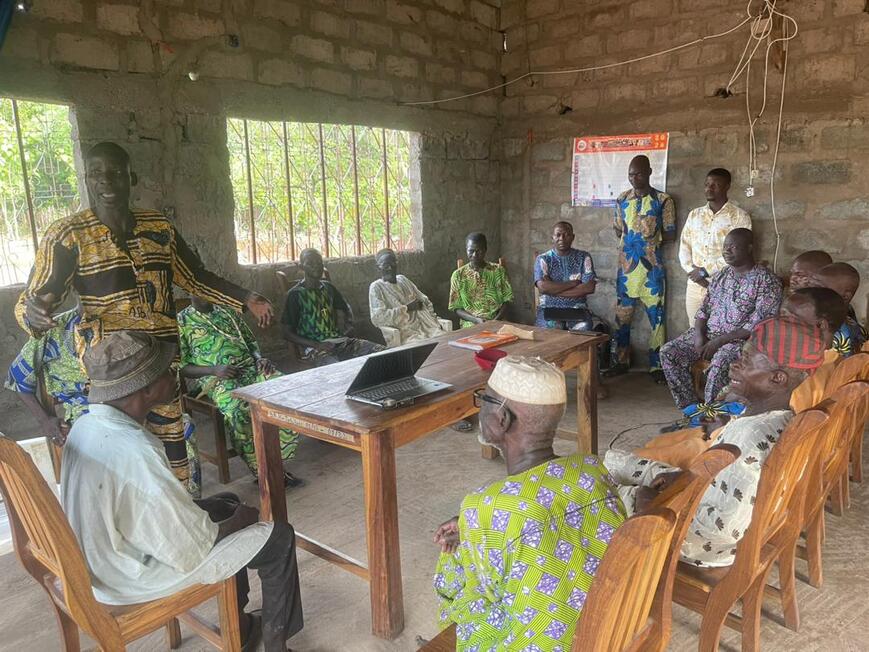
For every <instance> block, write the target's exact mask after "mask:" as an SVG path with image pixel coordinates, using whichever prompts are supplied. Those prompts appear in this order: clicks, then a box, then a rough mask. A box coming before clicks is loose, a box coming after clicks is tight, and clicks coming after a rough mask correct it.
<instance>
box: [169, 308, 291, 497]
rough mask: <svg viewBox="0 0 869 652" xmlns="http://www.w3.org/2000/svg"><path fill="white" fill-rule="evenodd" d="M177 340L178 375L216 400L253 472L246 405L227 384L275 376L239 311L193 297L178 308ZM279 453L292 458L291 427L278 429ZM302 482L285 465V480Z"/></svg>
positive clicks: (241, 384)
mask: <svg viewBox="0 0 869 652" xmlns="http://www.w3.org/2000/svg"><path fill="white" fill-rule="evenodd" d="M178 333H179V336H180V337H179V339H180V342H181V365H182V366H181V375H182V376H185V377H186V378H192V379H195V381H196V387H195V391H196V394H197V395H200V396H201V395H205V396H207V397H208V398H209V399H211V401H212V402H213V403H214V404H215V405H216V406H217V409H218V410H220V413H221V414H222V415H223V419H224V421H225V422H226V428H227V430H228V431H229V438H230V440H231V441H232V447H233V448H234V449H235V450H236V451H237V452H238V454H239V455H240V456H241V458H242V459H243V460H244V463H245V464H247V468H248V469H250V471H251V473H253V475H254V477H256V475H257V463H256V452H255V451H254V447H253V430H252V427H251V419H250V407H249V406H248V404H247V402H246V401H243V400H241V399H240V398H236V397H234V396H233V395H232V390H234V389H237V388H239V387H246V386H247V385H253V384H254V383H261V382H263V381H264V380H268V379H269V378H275V377H277V376H280V375H281V373H280V372H279V371H278V370H277V369H275V366H274V365H273V364H272V363H271V361H270V360H268V359H267V358H264V357H263V356H262V354H260V350H259V344H257V341H256V338H254V336H253V333H251V332H250V328H248V326H247V324H246V323H245V321H244V319H243V318H242V316H241V315H240V314H239V313H237V312H235V311H234V310H230V309H228V308H223V307H221V306H215V305H213V304H211V303H209V302H208V301H206V300H205V299H199V298H197V297H193V298H192V299H191V303H190V305H189V306H187V307H186V308H184V310H182V311H181V312H179V313H178ZM278 433H279V434H280V441H281V457H282V458H283V460H284V461H288V460H291V459H293V456H294V455H295V454H296V445H297V444H298V441H299V435H297V434H296V433H295V432H293V431H292V430H288V429H286V428H281V429H279V430H278ZM301 483H302V481H301V480H299V478H297V477H296V476H294V475H293V474H292V473H290V472H289V471H284V484H285V485H286V486H287V487H297V486H299V485H300V484H301Z"/></svg>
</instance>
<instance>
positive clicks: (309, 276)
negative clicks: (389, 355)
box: [281, 249, 383, 367]
mask: <svg viewBox="0 0 869 652" xmlns="http://www.w3.org/2000/svg"><path fill="white" fill-rule="evenodd" d="M299 264H300V265H301V266H302V271H303V272H304V274H305V277H304V278H303V279H302V280H301V281H299V282H298V283H296V284H295V285H294V286H293V287H292V288H290V291H289V292H287V301H286V305H285V306H284V314H283V316H282V317H281V323H282V324H283V327H284V337H285V338H286V339H287V340H289V341H290V342H292V343H293V344H296V345H298V346H299V347H300V348H301V349H302V358H303V359H306V360H311V361H312V362H314V364H316V365H317V366H318V367H320V366H323V365H327V364H332V363H333V362H340V361H341V360H349V359H350V358H356V357H358V356H360V355H368V354H369V353H374V352H375V351H382V350H383V346H382V345H380V344H376V343H374V342H370V341H368V340H363V339H360V338H358V337H350V333H351V332H352V331H353V311H352V310H351V309H350V304H348V303H347V302H346V301H345V300H344V297H343V296H341V293H340V292H339V291H338V288H336V287H335V286H334V285H332V284H331V283H330V282H329V281H326V280H324V279H323V257H322V256H321V255H320V252H319V251H317V250H316V249H303V250H302V252H301V253H300V254H299ZM339 318H340V319H339ZM339 321H340V323H341V326H340V328H339Z"/></svg>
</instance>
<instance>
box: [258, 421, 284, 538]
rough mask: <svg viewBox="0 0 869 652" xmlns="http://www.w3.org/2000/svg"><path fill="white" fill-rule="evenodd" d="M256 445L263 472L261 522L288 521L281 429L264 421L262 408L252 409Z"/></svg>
mask: <svg viewBox="0 0 869 652" xmlns="http://www.w3.org/2000/svg"><path fill="white" fill-rule="evenodd" d="M250 417H251V422H252V423H251V425H252V427H253V446H254V450H255V451H256V464H257V467H258V469H259V471H258V477H259V498H260V519H262V520H263V521H278V522H281V523H286V522H287V491H286V488H285V487H284V463H283V460H281V442H280V437H279V435H278V427H277V426H276V425H273V424H271V423H265V422H264V421H263V420H262V419H260V415H259V409H258V408H257V407H255V406H251V410H250Z"/></svg>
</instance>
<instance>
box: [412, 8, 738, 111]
mask: <svg viewBox="0 0 869 652" xmlns="http://www.w3.org/2000/svg"><path fill="white" fill-rule="evenodd" d="M750 5H751V3H750V2H749V7H750ZM752 18H754V17H753V16H751V14H750V12H749V15H748V16H747V17H746V18H745V19H743V20H742V21H740V22H739V23H738V24H737V25H734V26H733V27H731V28H730V29H727V30H725V31H723V32H718V33H717V34H708V35H706V36H701V37H699V38H696V39H694V40H693V41H689V42H687V43H682V44H680V45H675V46H673V47H671V48H667V49H666V50H661V51H660V52H653V53H652V54H646V55H643V56H640V57H634V58H632V59H626V60H624V61H616V62H614V63H607V64H603V65H600V66H586V67H583V68H571V69H567V70H529V71H528V72H526V73H523V74H521V75H519V76H518V77H514V78H513V79H510V80H508V81H505V82H503V83H501V84H496V85H495V86H490V87H489V88H484V89H483V90H481V91H474V92H473V93H465V94H464V95H456V96H455V97H445V98H443V99H440V100H420V101H416V102H399V104H401V105H402V106H423V105H432V104H442V103H444V102H454V101H457V100H464V99H467V98H469V97H477V96H478V95H485V94H486V93H491V92H492V91H496V90H499V89H502V88H506V87H508V86H512V85H513V84H515V83H517V82H520V81H522V80H523V79H527V78H528V77H533V76H535V75H536V76H545V75H574V74H576V73H580V72H593V71H595V70H606V69H608V68H616V67H618V66H627V65H629V64H632V63H637V62H638V61H645V60H646V59H652V58H654V57H660V56H663V55H665V54H670V53H672V52H677V51H679V50H684V49H685V48H689V47H692V46H694V45H698V44H700V43H703V42H705V41H710V40H712V39H716V38H722V37H724V36H727V35H729V34H732V33H733V32H735V31H737V30H738V29H740V28H741V27H742V26H743V25H745V24H746V23H748V22H750V21H751V20H752Z"/></svg>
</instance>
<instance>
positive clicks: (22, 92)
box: [0, 0, 501, 429]
mask: <svg viewBox="0 0 869 652" xmlns="http://www.w3.org/2000/svg"><path fill="white" fill-rule="evenodd" d="M496 28H497V9H496V8H495V7H494V6H492V5H491V4H488V3H487V2H484V1H482V0H405V1H403V2H399V1H398V0H322V1H319V0H308V1H301V2H297V1H290V0H223V1H221V0H172V1H168V0H165V1H163V0H142V1H141V2H133V1H132V0H131V1H129V2H115V1H97V0H81V1H79V0H34V2H33V3H32V10H31V12H30V13H29V14H26V15H22V14H16V15H15V16H14V18H13V23H12V26H11V28H10V30H9V32H8V34H7V38H6V42H5V44H4V46H3V48H2V50H0V89H2V91H0V93H2V95H4V96H5V95H9V96H13V97H18V98H22V99H33V100H40V101H54V102H62V103H67V104H69V105H71V106H72V109H73V111H72V116H71V120H72V122H73V132H74V138H75V146H76V150H77V151H78V152H81V151H83V150H84V149H86V148H87V147H88V146H89V145H92V144H94V143H96V142H98V141H101V140H114V141H117V142H118V143H120V144H121V145H123V146H124V147H125V148H127V150H128V151H129V152H130V154H131V156H132V159H133V164H134V167H135V169H136V171H137V173H138V175H139V180H140V181H139V185H138V186H137V188H136V189H135V191H134V201H135V203H136V205H139V206H148V207H158V208H162V209H163V210H165V211H166V213H167V214H168V215H170V216H172V217H173V219H174V220H175V222H176V224H177V226H178V228H179V230H180V231H181V233H182V234H183V235H184V237H185V238H186V239H187V240H188V241H190V242H192V243H194V244H196V245H197V246H198V248H199V250H200V251H201V253H202V256H203V258H204V259H205V261H206V263H207V264H208V265H209V266H210V267H211V268H212V269H215V270H216V271H219V272H220V273H223V274H225V275H226V276H227V277H228V278H231V279H232V280H235V281H237V282H239V283H242V284H243V285H245V286H247V287H250V288H253V289H255V290H257V291H260V292H262V293H263V294H265V295H266V296H268V297H270V298H272V299H273V300H274V301H275V305H276V310H277V311H278V312H279V311H280V309H281V308H282V301H281V296H280V292H279V289H278V286H277V282H276V277H275V275H274V271H275V268H276V267H285V265H271V266H270V265H261V266H255V267H246V266H240V265H238V264H237V258H236V253H235V238H234V231H233V222H232V216H233V198H232V188H231V185H230V180H229V164H228V152H227V149H226V125H225V119H226V117H227V116H231V117H246V118H250V119H261V120H281V119H283V120H289V121H311V122H318V121H319V122H324V123H343V124H357V125H360V124H361V125H372V126H382V127H387V128H393V129H404V130H409V131H414V132H418V133H420V134H421V138H420V166H419V174H420V187H421V213H422V215H421V217H422V241H423V246H424V250H423V251H421V252H414V253H409V254H407V255H405V256H402V258H401V264H402V265H403V266H404V271H406V272H407V273H408V275H409V276H412V277H413V278H414V279H415V280H416V281H417V283H418V284H419V285H420V287H421V289H422V290H423V291H424V292H426V293H427V294H428V295H429V296H430V297H431V299H432V301H433V302H434V303H435V306H436V308H437V309H438V310H439V311H440V312H441V314H444V315H446V303H447V292H448V282H449V274H450V273H451V271H452V269H453V268H454V266H455V260H456V257H458V256H460V255H463V249H464V236H465V235H466V234H467V233H468V232H469V231H472V230H479V229H483V230H486V231H488V232H489V233H491V234H492V238H491V241H492V244H491V248H492V251H493V254H494V255H497V254H498V239H499V228H498V220H499V214H498V192H499V187H498V179H499V170H498V168H499V161H498V149H497V148H496V147H494V145H493V143H494V137H495V130H496V126H497V124H496V119H495V115H496V113H497V97H494V96H484V97H480V98H475V99H473V100H469V101H467V102H461V103H457V104H451V105H444V106H442V107H438V108H435V109H428V108H416V107H409V106H404V105H402V104H401V102H404V101H409V100H420V99H423V100H424V99H430V98H435V97H442V96H446V95H453V94H458V93H466V92H469V91H474V90H479V89H480V88H483V87H486V86H489V85H491V84H493V83H497V81H498V80H499V79H500V71H499V66H500V48H501V37H500V35H499V34H498V33H497V32H496V31H495V30H496ZM236 38H237V47H234V45H236V40H235V39H236ZM190 71H194V72H196V73H198V75H199V78H198V81H195V82H194V81H191V80H190V79H189V78H188V72H190ZM83 196H84V195H83ZM327 265H328V266H329V268H330V271H331V273H332V276H333V278H334V280H335V282H336V283H337V284H338V286H339V287H340V288H341V289H342V291H343V292H344V293H345V295H346V296H347V298H348V300H349V301H350V303H351V304H352V306H353V308H354V311H355V312H356V314H357V322H358V323H359V325H360V331H361V333H362V334H363V335H366V336H370V337H373V338H379V332H377V331H376V330H375V329H374V328H373V327H372V326H371V325H370V324H369V323H367V322H368V284H369V283H370V281H371V280H373V279H374V278H376V269H375V266H374V263H373V260H372V258H371V257H368V258H359V259H344V260H334V261H327ZM289 267H291V268H292V267H293V265H290V266H289ZM20 291H21V287H20V286H18V287H14V286H13V287H5V288H0V369H3V368H5V366H6V365H7V364H8V362H9V361H10V360H11V358H12V357H13V356H14V355H15V353H16V352H17V350H18V348H19V347H20V345H21V344H22V343H23V341H24V334H23V332H22V331H21V330H20V329H19V328H18V326H17V325H16V324H15V322H14V320H13V318H12V305H13V304H14V301H15V300H16V299H17V297H18V295H19V293H20ZM258 336H259V337H260V338H261V340H262V341H263V343H264V346H265V349H266V350H269V349H276V348H278V347H281V346H282V344H281V340H280V338H279V331H278V329H277V328H274V329H270V330H269V331H268V332H264V333H263V332H259V333H258ZM9 401H14V397H12V396H11V395H10V394H9V393H8V392H0V409H2V408H3V407H5V406H7V405H8V404H9ZM0 429H2V424H0Z"/></svg>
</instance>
